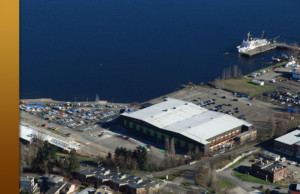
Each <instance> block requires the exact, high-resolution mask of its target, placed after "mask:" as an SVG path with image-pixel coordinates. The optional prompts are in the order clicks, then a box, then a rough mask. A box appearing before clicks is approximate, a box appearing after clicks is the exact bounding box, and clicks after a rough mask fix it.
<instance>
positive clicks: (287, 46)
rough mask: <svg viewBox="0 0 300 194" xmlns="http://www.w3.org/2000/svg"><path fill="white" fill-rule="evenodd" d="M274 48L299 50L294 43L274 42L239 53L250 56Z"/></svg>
mask: <svg viewBox="0 0 300 194" xmlns="http://www.w3.org/2000/svg"><path fill="white" fill-rule="evenodd" d="M276 48H281V49H291V50H298V51H300V47H299V46H295V45H291V44H287V43H282V42H274V43H271V44H268V45H265V46H260V47H258V48H255V49H253V50H250V51H246V52H243V53H241V54H242V55H245V56H248V57H252V56H254V55H258V54H261V53H263V52H267V51H270V50H273V49H276Z"/></svg>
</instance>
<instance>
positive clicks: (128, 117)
mask: <svg viewBox="0 0 300 194" xmlns="http://www.w3.org/2000/svg"><path fill="white" fill-rule="evenodd" d="M120 120H121V123H122V125H123V126H124V127H125V128H128V129H130V130H132V131H133V132H135V133H137V134H138V135H139V136H141V137H143V138H145V139H149V140H152V141H156V142H162V143H164V141H165V139H166V138H174V143H175V146H176V149H177V150H178V149H180V150H185V151H187V150H191V151H194V150H195V148H196V147H198V148H199V151H202V152H203V153H204V154H205V155H207V154H208V153H209V152H213V151H218V150H223V149H224V148H225V147H228V146H230V145H231V144H232V143H233V140H234V138H235V137H236V136H237V135H238V134H240V133H241V132H244V131H247V130H249V127H250V126H251V124H250V123H248V122H245V121H243V120H240V119H237V118H235V117H233V116H230V115H227V114H223V113H218V112H214V111H210V110H207V109H205V108H202V107H200V106H197V105H195V104H193V103H189V102H185V101H182V100H177V99H172V98H166V99H165V101H163V102H161V103H158V104H155V105H152V106H150V107H147V108H144V109H141V110H138V111H136V112H129V111H126V112H124V113H122V114H121V116H120Z"/></svg>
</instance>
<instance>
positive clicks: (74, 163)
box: [68, 149, 80, 172]
mask: <svg viewBox="0 0 300 194" xmlns="http://www.w3.org/2000/svg"><path fill="white" fill-rule="evenodd" d="M79 167H80V164H79V159H78V156H77V153H76V150H74V149H72V150H71V153H70V158H69V166H68V171H69V172H75V171H77V170H78V169H79Z"/></svg>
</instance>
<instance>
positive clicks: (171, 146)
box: [169, 137, 176, 156]
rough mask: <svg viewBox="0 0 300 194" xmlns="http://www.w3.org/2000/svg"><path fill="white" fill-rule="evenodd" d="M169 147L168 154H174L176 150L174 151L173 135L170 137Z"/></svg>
mask: <svg viewBox="0 0 300 194" xmlns="http://www.w3.org/2000/svg"><path fill="white" fill-rule="evenodd" d="M169 148H170V154H171V156H175V154H176V151H175V143H174V138H173V137H172V138H171V141H170V146H169Z"/></svg>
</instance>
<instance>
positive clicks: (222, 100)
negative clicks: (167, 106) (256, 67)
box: [149, 86, 282, 130]
mask: <svg viewBox="0 0 300 194" xmlns="http://www.w3.org/2000/svg"><path fill="white" fill-rule="evenodd" d="M164 97H170V98H176V99H181V100H185V101H189V102H191V103H194V104H196V105H198V106H202V107H204V108H207V109H210V110H213V111H218V112H222V113H224V114H229V115H232V116H234V117H237V118H240V119H244V120H246V121H248V122H250V123H252V124H253V125H254V127H255V128H256V129H258V130H264V129H266V127H268V120H269V118H270V117H271V116H274V115H279V114H281V110H282V107H280V106H278V105H275V104H271V103H267V102H263V101H259V100H255V99H254V100H251V99H249V98H246V96H245V95H244V97H243V95H239V94H237V93H232V92H228V91H225V90H221V89H218V88H213V87H210V86H194V87H193V88H191V89H190V88H185V89H182V90H179V91H176V92H173V93H170V94H168V95H164V96H162V97H159V98H156V99H153V100H150V101H149V103H152V104H155V103H158V102H162V101H163V99H164ZM258 112H259V113H260V114H257V113H258ZM261 115H264V116H263V117H262V116H261Z"/></svg>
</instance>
